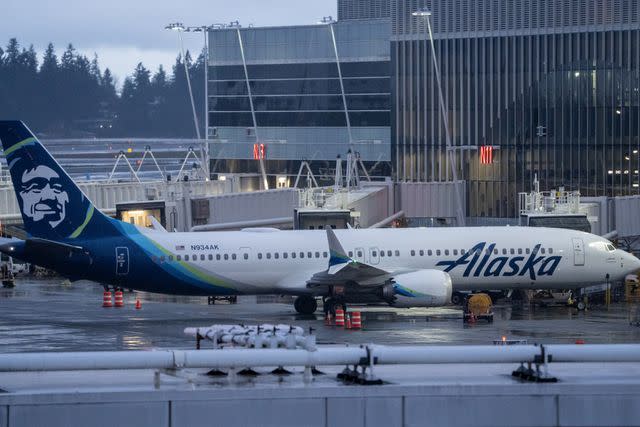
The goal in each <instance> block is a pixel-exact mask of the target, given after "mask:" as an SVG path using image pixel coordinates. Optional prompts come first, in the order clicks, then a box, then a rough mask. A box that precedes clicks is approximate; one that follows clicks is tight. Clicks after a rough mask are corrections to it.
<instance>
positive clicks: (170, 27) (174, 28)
mask: <svg viewBox="0 0 640 427" xmlns="http://www.w3.org/2000/svg"><path fill="white" fill-rule="evenodd" d="M164 28H165V29H167V30H172V31H177V32H178V38H179V39H180V55H182V61H183V63H184V74H185V76H186V77H187V87H188V88H189V99H190V100H191V111H192V112H193V125H194V126H195V128H196V135H197V137H198V141H199V140H201V139H202V138H201V136H200V126H199V125H198V115H197V113H196V104H195V102H194V100H193V91H192V90H191V79H190V78H189V67H188V65H187V58H186V57H185V55H184V42H183V41H182V32H183V31H184V30H185V26H184V25H183V24H182V23H181V22H174V23H172V24H169V25H167V26H166V27H164Z"/></svg>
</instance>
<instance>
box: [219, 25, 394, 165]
mask: <svg viewBox="0 0 640 427" xmlns="http://www.w3.org/2000/svg"><path fill="white" fill-rule="evenodd" d="M390 33H391V24H390V21H389V19H388V18H377V17H376V18H373V19H358V20H345V21H340V22H333V21H330V20H328V19H327V20H325V22H324V23H322V24H318V25H305V26H291V27H268V28H256V27H249V28H240V27H231V28H228V27H227V28H221V29H212V30H210V31H209V33H208V44H209V47H208V49H209V67H208V100H209V104H208V126H207V127H208V137H209V139H210V141H211V144H210V147H211V148H210V154H211V158H212V159H217V162H216V161H214V162H213V165H214V167H212V172H213V173H216V172H217V173H237V172H242V173H246V172H251V171H253V172H257V171H258V169H257V164H256V162H255V161H254V160H255V159H261V160H263V163H264V167H265V169H266V173H267V175H275V174H285V175H287V174H289V175H291V174H295V173H296V172H297V170H298V166H299V164H300V162H301V161H302V160H308V161H310V162H311V165H312V167H314V168H316V170H318V169H319V168H322V167H324V168H326V167H329V165H331V164H333V163H334V162H335V159H336V156H338V155H343V156H344V155H345V154H346V153H347V151H348V150H349V148H352V150H353V151H356V152H358V153H359V155H360V158H361V160H362V161H363V162H364V164H365V165H367V167H369V168H371V172H372V173H373V174H374V175H379V176H384V175H387V176H388V175H389V174H390V170H389V167H388V166H389V162H390V160H391V122H390V120H391V113H390V105H391V95H390V94H391V82H390V75H391V70H390V54H389V48H390V45H389V36H390Z"/></svg>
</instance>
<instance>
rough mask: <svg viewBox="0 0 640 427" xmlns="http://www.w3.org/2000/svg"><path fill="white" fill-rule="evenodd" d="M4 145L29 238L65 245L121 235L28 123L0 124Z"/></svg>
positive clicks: (12, 121)
mask: <svg viewBox="0 0 640 427" xmlns="http://www.w3.org/2000/svg"><path fill="white" fill-rule="evenodd" d="M0 140H1V141H2V147H3V148H4V155H5V157H6V159H7V165H8V166H9V171H10V173H11V179H12V181H13V186H14V189H15V192H16V197H17V199H18V204H19V206H20V212H21V213H22V219H23V221H24V227H25V231H26V232H27V233H28V234H29V235H30V236H32V237H38V238H43V239H49V240H53V241H60V240H73V239H76V238H81V237H82V238H84V237H99V236H105V235H108V234H112V233H114V232H116V229H115V227H113V225H112V223H111V220H110V219H109V218H108V217H106V216H105V215H104V214H102V213H101V212H100V211H99V210H98V209H96V208H95V207H94V206H93V204H92V203H91V201H90V200H89V199H88V198H87V196H85V195H84V194H83V193H82V191H81V190H80V189H79V188H78V186H77V185H76V184H75V183H74V182H73V180H72V179H71V178H70V177H69V175H67V173H66V172H65V171H64V170H63V169H62V168H61V167H60V165H59V164H58V163H57V162H56V161H55V160H54V159H53V157H51V154H49V152H48V151H47V150H46V149H45V148H44V146H43V145H42V144H41V143H40V142H39V141H38V139H37V138H36V137H35V136H34V135H33V133H32V132H31V131H30V130H29V129H28V128H27V126H26V125H25V124H24V123H22V122H21V121H18V120H11V121H0Z"/></svg>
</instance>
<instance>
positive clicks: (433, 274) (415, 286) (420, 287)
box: [383, 270, 451, 307]
mask: <svg viewBox="0 0 640 427" xmlns="http://www.w3.org/2000/svg"><path fill="white" fill-rule="evenodd" d="M385 288H386V289H384V291H383V292H384V293H386V294H387V295H389V294H391V291H393V296H392V297H391V298H388V299H387V301H389V304H390V305H392V306H394V307H435V306H442V305H445V304H448V303H449V302H450V301H451V276H449V274H447V273H445V272H444V271H440V270H419V271H414V272H412V273H404V274H398V275H397V276H395V277H394V278H393V281H392V283H391V284H389V285H387V286H385Z"/></svg>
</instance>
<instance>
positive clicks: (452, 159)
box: [411, 8, 465, 227]
mask: <svg viewBox="0 0 640 427" xmlns="http://www.w3.org/2000/svg"><path fill="white" fill-rule="evenodd" d="M411 15H413V16H415V17H417V18H419V19H424V20H425V21H426V22H427V30H428V31H429V40H430V41H431V55H432V57H433V68H434V70H435V74H436V83H437V84H438V98H439V100H440V113H441V115H442V122H443V124H444V135H445V140H446V144H447V158H448V159H449V164H450V165H451V176H452V178H453V186H454V188H455V193H456V202H457V203H456V204H457V206H456V220H457V222H458V225H459V226H462V227H464V225H465V214H464V210H463V209H462V195H461V194H460V188H459V186H458V169H457V167H456V155H455V151H454V147H453V144H451V135H450V134H449V119H448V118H447V107H446V105H445V103H444V96H443V95H442V82H441V79H440V67H439V66H438V59H437V58H436V48H435V45H434V43H433V34H432V32H431V19H430V18H431V11H430V10H428V9H426V8H423V9H420V10H417V11H415V12H413V13H412V14H411Z"/></svg>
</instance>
